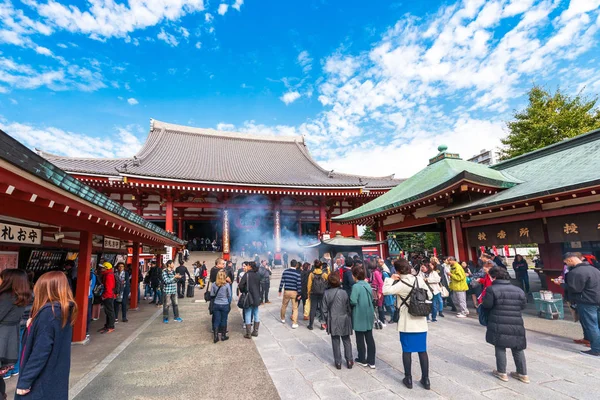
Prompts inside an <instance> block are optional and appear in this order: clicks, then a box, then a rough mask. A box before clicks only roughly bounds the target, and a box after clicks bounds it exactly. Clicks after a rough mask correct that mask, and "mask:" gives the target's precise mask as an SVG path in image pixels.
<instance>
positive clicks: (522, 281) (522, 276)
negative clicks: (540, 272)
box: [517, 272, 529, 293]
mask: <svg viewBox="0 0 600 400" xmlns="http://www.w3.org/2000/svg"><path fill="white" fill-rule="evenodd" d="M517 282H519V285H521V286H522V287H523V290H524V291H525V293H529V274H528V273H527V272H520V273H518V274H517Z"/></svg>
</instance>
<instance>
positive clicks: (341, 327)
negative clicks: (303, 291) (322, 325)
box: [322, 288, 352, 336]
mask: <svg viewBox="0 0 600 400" xmlns="http://www.w3.org/2000/svg"><path fill="white" fill-rule="evenodd" d="M322 308H323V314H324V316H325V321H327V333H329V334H330V335H331V336H347V335H352V311H351V310H350V300H349V299H348V294H347V293H346V291H345V290H344V289H341V288H331V289H327V290H326V291H325V294H324V295H323V307H322Z"/></svg>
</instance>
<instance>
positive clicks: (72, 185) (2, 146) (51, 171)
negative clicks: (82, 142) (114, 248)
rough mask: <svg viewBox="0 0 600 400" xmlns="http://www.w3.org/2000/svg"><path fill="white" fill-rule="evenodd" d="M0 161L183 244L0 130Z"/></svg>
mask: <svg viewBox="0 0 600 400" xmlns="http://www.w3.org/2000/svg"><path fill="white" fill-rule="evenodd" d="M0 159H3V160H6V161H7V162H9V163H11V164H13V165H15V166H16V167H18V168H20V169H22V170H24V171H27V172H29V173H31V174H33V175H35V176H37V177H38V178H41V179H43V180H44V181H46V182H48V183H50V184H52V185H54V186H56V187H58V188H60V189H62V190H65V191H67V192H69V193H71V194H73V195H75V196H77V197H79V198H80V199H82V200H85V201H86V202H89V203H91V204H93V205H96V206H98V207H101V208H103V209H104V210H105V211H107V212H109V213H112V214H115V215H118V216H120V217H121V218H124V219H126V220H128V221H129V222H131V223H133V224H136V225H138V226H140V227H141V228H145V229H148V230H150V231H152V232H154V233H155V234H156V235H158V236H161V237H163V238H164V239H166V240H171V241H173V242H176V243H179V244H185V242H184V241H183V240H181V239H179V238H178V237H177V236H175V235H173V234H172V233H169V232H167V231H165V230H164V229H162V228H160V227H159V226H157V225H155V224H153V223H152V222H149V221H146V220H145V219H144V218H142V217H141V216H139V215H138V214H136V213H134V212H132V211H129V210H128V209H127V208H125V207H123V206H122V205H120V204H119V203H117V202H116V201H114V200H111V199H110V198H108V197H107V196H105V195H103V194H102V193H100V192H98V191H96V190H94V189H92V188H90V187H89V186H87V185H85V184H83V183H81V182H80V181H79V180H77V179H75V178H73V177H72V176H71V175H69V174H67V173H66V172H64V171H63V170H62V169H60V168H58V167H57V166H55V165H54V164H52V163H50V162H48V161H46V160H45V159H43V158H42V157H40V156H39V155H37V154H36V153H34V152H33V151H31V150H29V149H28V148H27V147H25V146H23V145H22V144H21V143H19V142H18V141H17V140H15V139H14V138H12V137H11V136H9V135H8V134H6V133H5V132H3V131H2V130H0Z"/></svg>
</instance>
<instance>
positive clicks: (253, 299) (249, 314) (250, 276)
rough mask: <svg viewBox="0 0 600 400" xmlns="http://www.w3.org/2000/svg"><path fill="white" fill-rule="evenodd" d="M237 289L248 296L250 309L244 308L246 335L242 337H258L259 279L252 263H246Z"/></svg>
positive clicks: (255, 266)
mask: <svg viewBox="0 0 600 400" xmlns="http://www.w3.org/2000/svg"><path fill="white" fill-rule="evenodd" d="M239 289H240V292H242V293H248V294H249V295H250V307H248V308H244V323H245V324H246V334H245V335H244V337H245V338H246V339H250V338H251V336H258V328H259V326H260V319H259V316H258V306H259V304H260V277H259V276H258V265H256V263H255V262H254V261H250V262H248V263H247V265H246V273H245V274H244V276H243V277H242V280H241V281H240V284H239ZM252 322H254V329H252ZM251 332H252V333H251Z"/></svg>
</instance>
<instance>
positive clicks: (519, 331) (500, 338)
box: [481, 266, 529, 383]
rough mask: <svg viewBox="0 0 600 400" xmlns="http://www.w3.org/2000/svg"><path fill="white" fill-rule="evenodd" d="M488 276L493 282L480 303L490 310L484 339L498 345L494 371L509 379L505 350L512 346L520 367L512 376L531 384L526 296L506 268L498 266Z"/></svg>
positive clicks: (505, 379) (500, 377)
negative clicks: (511, 281)
mask: <svg viewBox="0 0 600 400" xmlns="http://www.w3.org/2000/svg"><path fill="white" fill-rule="evenodd" d="M489 275H490V278H491V279H492V281H493V283H492V286H489V287H488V288H487V289H486V293H485V296H484V298H483V303H482V304H481V305H482V306H483V307H484V308H485V309H486V311H487V312H488V324H487V332H486V334H485V340H486V341H487V342H488V343H489V344H492V345H494V346H495V348H496V369H495V370H494V371H493V372H492V374H493V375H494V376H495V377H496V378H498V379H500V380H501V381H504V382H508V375H507V374H506V349H507V348H509V349H511V351H512V355H513V359H514V361H515V365H516V366H517V372H511V373H510V376H511V377H513V378H515V379H518V380H520V381H521V382H523V383H529V377H528V376H527V365H526V362H525V352H524V350H525V349H526V348H527V339H526V337H525V326H524V325H523V317H522V314H521V311H522V310H524V309H525V307H526V306H527V297H526V296H525V292H523V290H522V289H521V288H519V287H516V286H513V285H511V283H510V275H508V271H506V269H504V268H502V267H498V266H496V267H494V268H492V269H491V270H490V272H489Z"/></svg>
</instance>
